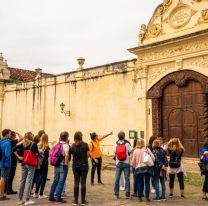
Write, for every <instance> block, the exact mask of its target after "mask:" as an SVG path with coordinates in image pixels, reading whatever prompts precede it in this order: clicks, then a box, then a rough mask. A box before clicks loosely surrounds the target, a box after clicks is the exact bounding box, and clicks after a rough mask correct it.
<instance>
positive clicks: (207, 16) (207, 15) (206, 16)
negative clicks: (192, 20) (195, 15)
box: [198, 9, 208, 24]
mask: <svg viewBox="0 0 208 206" xmlns="http://www.w3.org/2000/svg"><path fill="white" fill-rule="evenodd" d="M203 23H208V9H203V10H202V11H201V17H200V18H199V20H198V24H203Z"/></svg>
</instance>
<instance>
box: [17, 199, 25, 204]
mask: <svg viewBox="0 0 208 206" xmlns="http://www.w3.org/2000/svg"><path fill="white" fill-rule="evenodd" d="M17 204H18V205H24V204H25V201H24V200H19V201H18V203H17Z"/></svg>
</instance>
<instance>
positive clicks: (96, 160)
mask: <svg viewBox="0 0 208 206" xmlns="http://www.w3.org/2000/svg"><path fill="white" fill-rule="evenodd" d="M112 134H113V132H110V133H109V134H107V135H104V136H100V137H99V136H98V135H97V134H96V133H95V132H93V133H90V137H91V142H90V144H89V150H90V157H91V161H92V170H91V185H92V186H93V185H94V177H95V171H96V168H97V178H98V184H102V185H103V182H102V181H101V169H102V153H101V149H100V142H101V141H102V140H103V139H105V138H106V137H108V136H110V135H112Z"/></svg>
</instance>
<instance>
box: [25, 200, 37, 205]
mask: <svg viewBox="0 0 208 206" xmlns="http://www.w3.org/2000/svg"><path fill="white" fill-rule="evenodd" d="M34 204H35V201H32V200H29V201H26V202H25V205H34Z"/></svg>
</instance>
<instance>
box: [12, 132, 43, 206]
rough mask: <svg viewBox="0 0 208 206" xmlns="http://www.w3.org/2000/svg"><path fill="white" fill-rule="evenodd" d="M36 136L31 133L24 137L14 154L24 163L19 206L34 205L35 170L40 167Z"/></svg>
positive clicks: (15, 148) (14, 149)
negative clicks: (34, 138) (33, 185)
mask: <svg viewBox="0 0 208 206" xmlns="http://www.w3.org/2000/svg"><path fill="white" fill-rule="evenodd" d="M33 137H34V135H33V134H32V133H31V132H27V133H26V134H25V135H24V139H23V141H22V142H20V143H18V144H17V145H16V146H15V147H14V148H13V152H14V154H15V155H16V156H17V158H18V159H19V160H20V161H21V163H22V172H21V180H20V187H19V193H18V198H19V200H18V205H22V204H24V205H32V204H35V202H34V201H32V200H30V194H31V190H32V183H33V178H34V174H35V169H36V167H37V165H38V155H39V152H38V146H37V144H36V143H35V142H33ZM27 180H28V183H27V189H26V200H23V195H24V190H25V184H26V181H27Z"/></svg>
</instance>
